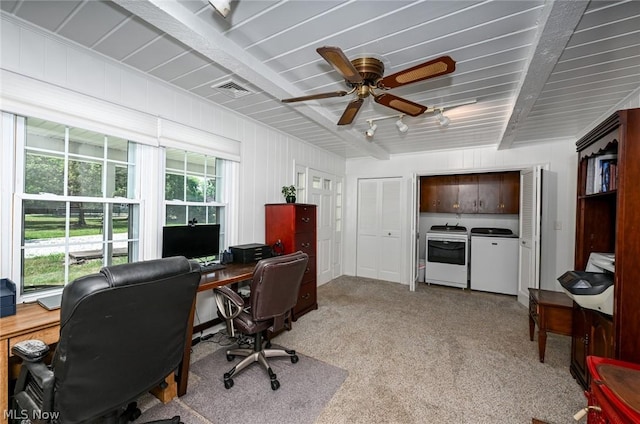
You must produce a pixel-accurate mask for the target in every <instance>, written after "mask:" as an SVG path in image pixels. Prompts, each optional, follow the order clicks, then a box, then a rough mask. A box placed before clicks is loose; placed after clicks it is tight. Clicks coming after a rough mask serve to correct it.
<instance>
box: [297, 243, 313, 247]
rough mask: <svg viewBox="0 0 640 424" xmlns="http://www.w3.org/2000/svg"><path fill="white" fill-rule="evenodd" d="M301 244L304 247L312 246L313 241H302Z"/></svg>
mask: <svg viewBox="0 0 640 424" xmlns="http://www.w3.org/2000/svg"><path fill="white" fill-rule="evenodd" d="M300 245H301V246H302V247H309V246H311V243H301V244H300Z"/></svg>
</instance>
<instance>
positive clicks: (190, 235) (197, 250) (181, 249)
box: [162, 224, 220, 259]
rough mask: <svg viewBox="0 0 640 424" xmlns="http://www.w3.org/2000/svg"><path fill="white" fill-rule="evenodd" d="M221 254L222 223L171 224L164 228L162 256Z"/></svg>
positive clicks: (197, 256)
mask: <svg viewBox="0 0 640 424" xmlns="http://www.w3.org/2000/svg"><path fill="white" fill-rule="evenodd" d="M219 254H220V224H204V225H193V226H192V225H170V226H166V227H163V228H162V257H163V258H167V257H170V256H185V257H186V258H189V259H196V258H204V257H209V256H217V255H219Z"/></svg>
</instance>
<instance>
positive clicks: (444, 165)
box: [344, 140, 577, 284]
mask: <svg viewBox="0 0 640 424" xmlns="http://www.w3.org/2000/svg"><path fill="white" fill-rule="evenodd" d="M539 164H549V170H550V171H553V172H556V173H557V174H558V195H557V199H556V205H557V206H556V208H557V220H558V221H559V222H560V224H561V227H562V228H561V229H560V230H557V244H556V252H555V254H556V257H557V261H556V270H555V272H554V274H555V275H561V274H562V273H563V272H564V271H566V270H567V269H568V268H571V267H572V266H573V250H574V239H575V236H574V234H575V196H576V178H577V175H576V174H577V153H576V151H575V142H574V140H565V141H557V142H554V143H541V144H538V145H535V146H530V147H514V148H511V149H509V150H499V151H498V150H496V149H495V148H493V147H484V148H476V149H464V150H450V151H439V152H431V153H423V154H411V155H400V156H394V157H392V158H391V159H390V160H388V161H379V160H375V159H364V158H363V159H350V160H347V179H346V196H345V198H346V201H347V205H346V211H347V214H346V217H345V249H344V251H345V258H344V273H345V274H347V275H355V270H356V248H357V245H356V239H357V233H356V229H357V205H356V203H355V202H356V199H357V181H358V179H359V178H373V177H377V178H379V177H391V176H394V177H402V178H404V179H405V180H411V179H412V178H413V175H414V174H417V175H430V174H447V173H454V172H455V173H458V172H459V173H466V172H484V171H492V170H515V169H527V168H531V167H532V166H534V165H539ZM409 203H410V201H409V199H406V201H405V204H406V205H407V216H406V217H405V220H407V221H408V220H410V219H412V217H413V216H414V214H415V213H416V212H415V211H413V210H411V208H409V207H408V206H409ZM469 219H470V220H473V219H474V218H469ZM451 224H452V223H451ZM505 226H507V227H509V225H508V223H505ZM403 254H404V255H405V256H408V255H409V254H410V246H409V245H407V246H405V248H404V251H403ZM409 277H410V273H409V270H407V272H406V275H405V276H404V278H403V283H404V284H408V283H409Z"/></svg>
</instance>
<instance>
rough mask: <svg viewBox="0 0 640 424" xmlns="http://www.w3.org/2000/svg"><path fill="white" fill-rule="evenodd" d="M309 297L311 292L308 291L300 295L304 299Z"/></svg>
mask: <svg viewBox="0 0 640 424" xmlns="http://www.w3.org/2000/svg"><path fill="white" fill-rule="evenodd" d="M310 297H311V294H310V293H305V294H303V295H302V298H303V299H304V300H307V299H309V298H310Z"/></svg>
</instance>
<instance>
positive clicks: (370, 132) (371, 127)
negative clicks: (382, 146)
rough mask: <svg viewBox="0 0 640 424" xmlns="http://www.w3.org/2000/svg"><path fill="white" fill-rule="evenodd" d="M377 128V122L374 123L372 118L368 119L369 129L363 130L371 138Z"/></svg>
mask: <svg viewBox="0 0 640 424" xmlns="http://www.w3.org/2000/svg"><path fill="white" fill-rule="evenodd" d="M377 129H378V124H374V123H373V120H370V121H369V129H368V130H367V131H365V134H366V135H367V137H369V138H371V137H373V135H374V134H375V133H376V130H377Z"/></svg>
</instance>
